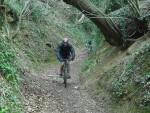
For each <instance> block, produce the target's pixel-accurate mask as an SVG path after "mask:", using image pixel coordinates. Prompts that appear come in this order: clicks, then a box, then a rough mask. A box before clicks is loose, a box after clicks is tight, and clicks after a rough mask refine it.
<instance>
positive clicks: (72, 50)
mask: <svg viewBox="0 0 150 113" xmlns="http://www.w3.org/2000/svg"><path fill="white" fill-rule="evenodd" d="M70 49H71V55H72V60H74V59H75V49H74V48H73V47H72V45H70Z"/></svg>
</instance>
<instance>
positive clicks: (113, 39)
mask: <svg viewBox="0 0 150 113" xmlns="http://www.w3.org/2000/svg"><path fill="white" fill-rule="evenodd" d="M63 1H64V2H66V3H67V4H70V5H72V6H74V7H76V8H77V9H79V10H80V11H81V12H82V13H83V14H85V15H86V16H87V17H88V18H89V19H90V20H91V21H93V22H94V23H95V24H96V26H97V27H98V28H99V29H100V30H101V31H102V33H103V34H104V36H105V38H106V41H108V42H109V43H110V44H111V45H114V46H122V45H123V39H122V33H121V31H120V29H119V28H118V27H117V26H116V25H115V24H114V23H113V22H112V20H111V19H110V18H105V17H106V15H105V14H103V13H102V12H101V11H100V10H99V9H98V8H96V7H95V6H94V5H93V4H92V3H91V2H90V1H89V0H63Z"/></svg>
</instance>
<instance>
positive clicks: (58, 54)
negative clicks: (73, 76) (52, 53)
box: [56, 44, 63, 61]
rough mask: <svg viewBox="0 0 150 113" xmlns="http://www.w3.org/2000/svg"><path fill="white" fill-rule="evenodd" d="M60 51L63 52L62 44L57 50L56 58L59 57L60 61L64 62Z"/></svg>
mask: <svg viewBox="0 0 150 113" xmlns="http://www.w3.org/2000/svg"><path fill="white" fill-rule="evenodd" d="M60 51H61V44H60V45H59V46H58V47H57V49H56V56H57V58H58V60H59V61H63V59H62V56H61V54H60Z"/></svg>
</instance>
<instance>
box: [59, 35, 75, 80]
mask: <svg viewBox="0 0 150 113" xmlns="http://www.w3.org/2000/svg"><path fill="white" fill-rule="evenodd" d="M56 56H57V58H58V60H59V61H60V62H61V67H60V76H62V71H63V62H64V60H69V61H73V60H74V59H75V50H74V48H73V46H72V45H71V44H70V43H69V40H68V38H64V39H63V41H62V42H61V43H60V44H59V45H58V47H57V49H56ZM68 68H69V66H68ZM68 72H69V69H68ZM68 78H70V76H69V77H68Z"/></svg>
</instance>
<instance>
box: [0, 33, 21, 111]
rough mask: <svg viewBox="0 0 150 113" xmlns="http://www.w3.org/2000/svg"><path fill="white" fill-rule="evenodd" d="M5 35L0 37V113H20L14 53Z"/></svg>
mask: <svg viewBox="0 0 150 113" xmlns="http://www.w3.org/2000/svg"><path fill="white" fill-rule="evenodd" d="M9 41H10V40H8V39H7V37H6V36H5V34H3V33H1V37H0V48H1V51H0V113H8V112H9V113H21V104H20V100H19V98H18V95H19V90H20V89H19V75H18V72H17V68H16V65H15V64H16V63H15V53H14V50H13V48H12V47H11V45H10V43H9Z"/></svg>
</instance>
